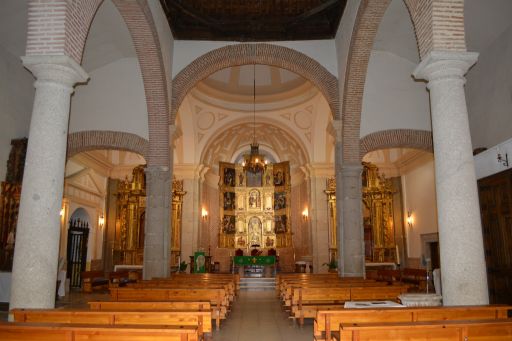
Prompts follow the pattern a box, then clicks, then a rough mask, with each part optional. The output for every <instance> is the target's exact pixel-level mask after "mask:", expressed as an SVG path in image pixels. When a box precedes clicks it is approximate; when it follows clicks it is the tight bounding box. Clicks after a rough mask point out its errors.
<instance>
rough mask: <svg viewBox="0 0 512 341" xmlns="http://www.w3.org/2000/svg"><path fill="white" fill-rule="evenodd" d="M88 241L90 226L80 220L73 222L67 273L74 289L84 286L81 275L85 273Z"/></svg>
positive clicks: (69, 239) (71, 223) (69, 237)
mask: <svg viewBox="0 0 512 341" xmlns="http://www.w3.org/2000/svg"><path fill="white" fill-rule="evenodd" d="M88 240H89V224H88V223H87V222H83V221H80V219H78V220H71V221H70V222H69V229H68V250H67V253H68V254H67V263H68V268H67V273H68V277H69V279H70V280H69V285H70V287H72V288H80V286H81V285H82V278H81V273H82V271H85V265H86V261H87V242H88Z"/></svg>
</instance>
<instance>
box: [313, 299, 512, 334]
mask: <svg viewBox="0 0 512 341" xmlns="http://www.w3.org/2000/svg"><path fill="white" fill-rule="evenodd" d="M511 312H512V306H505V305H503V306H498V305H489V306H458V307H404V308H380V309H343V308H338V309H333V310H318V311H317V316H316V318H315V322H314V332H313V333H314V340H316V341H324V340H325V341H330V340H333V339H334V340H341V341H348V340H361V341H362V340H458V341H463V340H465V341H474V340H478V341H484V340H485V341H487V340H489V341H490V340H508V341H510V340H512V319H511Z"/></svg>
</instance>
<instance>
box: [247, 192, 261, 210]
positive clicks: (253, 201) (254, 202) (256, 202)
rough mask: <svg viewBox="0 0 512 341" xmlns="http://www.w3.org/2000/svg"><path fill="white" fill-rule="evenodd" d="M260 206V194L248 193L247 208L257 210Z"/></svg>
mask: <svg viewBox="0 0 512 341" xmlns="http://www.w3.org/2000/svg"><path fill="white" fill-rule="evenodd" d="M260 206H261V204H260V192H258V191H251V193H249V208H259V207H260Z"/></svg>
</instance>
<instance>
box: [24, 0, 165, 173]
mask: <svg viewBox="0 0 512 341" xmlns="http://www.w3.org/2000/svg"><path fill="white" fill-rule="evenodd" d="M102 2H103V0H74V1H71V0H45V1H40V0H32V1H31V2H30V3H29V14H28V18H29V19H28V33H27V50H26V53H27V55H68V56H69V57H70V58H72V59H74V60H75V61H76V62H77V63H79V64H81V60H82V55H83V50H84V48H85V42H86V39H87V34H88V32H89V28H90V26H91V24H92V21H93V19H94V16H95V14H96V12H97V10H98V8H99V6H100V5H101V3H102ZM112 2H113V3H114V5H115V6H116V7H117V9H118V11H119V12H120V14H121V16H122V17H123V19H124V21H125V23H126V26H127V27H128V30H129V31H130V34H131V37H132V41H133V45H134V47H135V51H136V53H137V57H138V60H139V65H140V68H141V73H142V80H143V84H144V92H145V95H146V106H147V109H148V125H149V152H148V155H147V157H148V164H150V165H154V166H164V167H168V166H169V114H168V113H169V98H168V92H167V81H166V77H165V70H164V64H163V59H162V53H161V49H160V42H159V40H158V33H157V30H156V26H155V23H154V21H153V17H152V14H151V10H150V8H149V5H148V3H147V0H112Z"/></svg>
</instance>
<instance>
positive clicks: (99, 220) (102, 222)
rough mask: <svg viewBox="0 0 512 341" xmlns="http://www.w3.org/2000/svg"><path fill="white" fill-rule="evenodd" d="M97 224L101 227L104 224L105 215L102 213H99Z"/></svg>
mask: <svg viewBox="0 0 512 341" xmlns="http://www.w3.org/2000/svg"><path fill="white" fill-rule="evenodd" d="M98 226H99V227H100V228H103V226H105V217H104V216H103V213H101V214H100V216H99V218H98Z"/></svg>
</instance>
